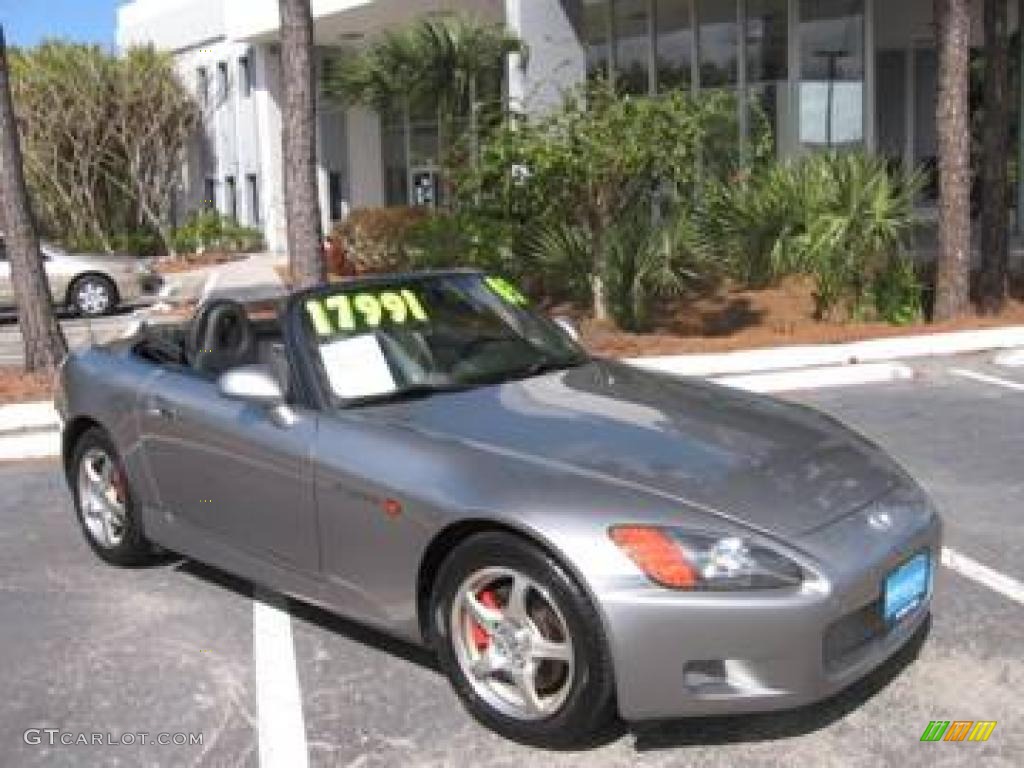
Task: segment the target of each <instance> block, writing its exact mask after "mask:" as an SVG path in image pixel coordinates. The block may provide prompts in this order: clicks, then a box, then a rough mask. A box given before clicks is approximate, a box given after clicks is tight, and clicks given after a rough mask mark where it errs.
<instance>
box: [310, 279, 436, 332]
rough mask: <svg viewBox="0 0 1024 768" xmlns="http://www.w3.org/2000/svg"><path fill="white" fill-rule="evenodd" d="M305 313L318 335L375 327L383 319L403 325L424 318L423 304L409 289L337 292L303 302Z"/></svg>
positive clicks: (425, 318)
mask: <svg viewBox="0 0 1024 768" xmlns="http://www.w3.org/2000/svg"><path fill="white" fill-rule="evenodd" d="M306 312H307V313H308V314H309V319H310V320H312V321H313V328H314V329H315V330H316V332H317V335H318V336H331V335H333V334H335V333H338V332H342V331H354V330H357V329H358V328H378V327H380V326H381V325H382V324H384V323H385V322H387V323H388V324H389V325H404V324H406V323H413V322H421V323H422V322H426V320H427V313H426V311H425V310H424V309H423V305H422V304H421V303H420V300H419V299H418V298H417V297H416V294H414V293H413V292H412V291H410V290H409V289H403V290H400V291H381V292H380V293H370V292H360V293H355V294H352V295H351V296H349V295H348V294H346V293H339V294H335V295H334V296H328V297H326V298H323V299H310V300H309V301H307V302H306Z"/></svg>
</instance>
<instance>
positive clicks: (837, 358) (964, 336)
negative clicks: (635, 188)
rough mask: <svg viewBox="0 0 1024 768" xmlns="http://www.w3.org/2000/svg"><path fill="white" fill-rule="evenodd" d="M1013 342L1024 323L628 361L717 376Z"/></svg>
mask: <svg viewBox="0 0 1024 768" xmlns="http://www.w3.org/2000/svg"><path fill="white" fill-rule="evenodd" d="M1014 347H1024V326H1011V327H1008V328H991V329H983V330H979V331H953V332H951V333H933V334H924V335H920V336H902V337H897V338H892V339H869V340H867V341H855V342H851V343H849V344H819V345H814V346H793V347H772V348H770V349H751V350H741V351H738V352H724V353H720V354H699V355H669V356H664V357H634V358H630V359H628V360H626V362H628V363H631V364H633V365H637V366H639V367H641V368H648V369H650V370H655V371H661V372H663V373H672V374H676V375H678V376H716V375H727V374H746V373H761V372H766V371H782V370H787V369H793V368H809V367H811V366H830V365H849V364H851V363H867V362H885V361H890V360H899V359H903V358H913V357H935V356H939V355H960V354H964V353H965V352H983V351H987V350H993V349H1012V348H1014Z"/></svg>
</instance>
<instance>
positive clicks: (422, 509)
mask: <svg viewBox="0 0 1024 768" xmlns="http://www.w3.org/2000/svg"><path fill="white" fill-rule="evenodd" d="M58 408H59V410H60V412H61V414H62V416H63V419H64V431H63V452H64V462H65V467H66V472H67V478H68V482H69V484H70V487H71V491H72V493H73V496H74V501H75V507H76V509H77V514H78V520H79V522H80V525H81V528H82V531H83V533H84V536H85V538H86V540H87V541H88V542H89V544H90V545H91V546H92V548H93V549H94V551H95V552H96V553H97V554H98V555H99V556H100V557H101V558H103V559H104V560H106V561H108V562H110V563H114V564H119V565H128V564H136V563H139V562H143V561H145V560H146V559H147V558H148V557H149V556H150V554H151V552H152V551H153V549H152V548H153V547H154V546H159V547H161V548H163V549H166V550H170V551H173V552H178V553H181V554H183V555H186V556H188V557H192V558H195V559H197V560H201V561H204V562H207V563H211V564H213V565H215V566H217V567H219V568H222V569H225V570H227V571H231V572H234V573H237V574H239V575H241V576H243V577H245V578H247V579H251V580H253V581H256V582H259V583H262V584H265V585H268V586H270V587H271V588H273V589H276V590H278V591H280V592H283V593H285V594H288V595H292V596H295V597H298V598H300V599H303V600H307V601H310V602H313V603H316V604H318V605H320V606H323V607H325V608H327V609H329V610H332V611H335V612H337V613H339V614H343V615H345V616H348V617H351V618H354V619H356V620H359V621H361V622H365V623H366V624H369V625H372V626H374V627H377V628H378V629H380V630H382V631H384V632H387V633H391V634H393V635H396V636H398V637H400V638H403V639H405V640H406V641H409V642H412V643H419V644H423V645H425V646H427V647H429V648H430V649H432V650H433V651H434V652H435V653H436V654H437V658H438V660H439V662H440V667H441V668H442V669H443V670H444V671H445V673H446V674H447V675H448V676H449V678H450V679H451V682H452V684H453V686H454V688H455V690H456V692H457V693H458V695H459V696H460V697H461V698H462V700H463V702H464V703H465V705H466V707H467V708H468V709H469V711H470V712H471V713H472V714H473V715H474V716H476V717H477V718H478V719H479V720H481V721H482V722H483V723H485V724H487V725H488V726H490V727H491V728H493V729H495V730H496V731H498V732H500V733H502V734H505V735H506V736H509V737H511V738H514V739H517V740H521V741H524V742H529V743H534V744H541V745H547V746H559V747H563V746H568V745H573V744H579V743H581V742H586V741H587V740H588V739H589V738H591V737H592V735H593V734H594V733H597V732H600V731H601V730H602V728H603V727H604V725H605V724H606V723H607V722H608V720H609V719H610V718H613V717H615V716H616V715H619V716H621V717H622V718H625V719H627V720H646V719H660V718H668V717H678V716H692V715H706V714H715V713H742V712H753V711H759V710H770V709H778V708H785V707H793V706H797V705H800V704H805V703H808V702H813V701H817V700H819V699H822V698H824V697H827V696H829V695H831V694H833V693H835V692H837V691H839V690H841V689H843V688H844V687H846V686H848V685H850V684H851V683H852V682H853V681H855V680H857V679H858V678H861V677H863V676H864V675H865V674H867V673H868V672H869V671H871V670H872V669H874V668H875V667H877V666H878V665H879V664H881V663H882V662H883V661H884V660H885V659H887V658H889V657H890V656H892V655H893V654H894V653H895V652H896V651H897V649H899V648H900V647H901V646H903V645H904V644H905V643H906V642H907V641H908V640H909V639H910V638H911V637H912V636H913V635H914V634H915V633H916V632H917V631H918V629H919V628H921V627H922V625H923V624H924V622H925V621H926V619H927V616H928V612H929V607H930V603H931V596H932V573H933V571H934V568H935V564H936V561H937V558H938V555H939V545H940V528H941V525H940V521H939V518H938V516H937V515H936V513H935V511H934V508H933V506H932V503H931V502H930V501H929V499H928V498H927V497H926V495H925V494H924V492H923V491H922V490H921V488H920V487H919V486H918V485H917V484H916V483H915V482H914V480H913V479H912V478H911V477H910V476H909V475H908V474H907V473H906V472H905V471H904V470H903V469H901V468H900V467H899V466H898V465H897V464H896V463H895V462H894V461H893V460H892V459H891V458H889V457H888V456H887V455H886V454H885V453H884V452H882V451H881V450H880V449H879V448H878V447H876V446H875V445H873V444H872V443H870V442H868V441H867V440H866V439H864V438H863V437H861V436H860V435H858V434H856V433H854V432H851V431H850V430H848V429H847V428H845V427H843V426H841V425H840V424H838V423H837V422H835V421H833V420H832V419H830V418H828V417H826V416H824V415H822V414H820V413H818V412H816V411H813V410H810V409H808V408H804V407H799V406H796V405H792V404H788V403H784V402H780V401H777V400H773V399H770V398H767V397H763V396H757V395H752V394H745V393H741V392H738V391H735V390H732V389H727V388H724V387H721V386H717V385H715V384H713V383H709V382H706V381H699V380H689V379H680V378H674V377H670V376H666V375H659V374H655V373H651V372H646V371H643V370H640V369H637V368H633V367H630V366H628V365H624V364H622V363H618V362H614V361H610V360H601V359H595V358H592V357H590V356H589V355H587V354H586V353H585V352H584V351H583V350H582V349H581V348H580V347H579V346H578V345H577V344H576V343H575V341H574V340H573V338H572V336H571V334H570V333H568V332H567V331H566V330H565V329H563V328H562V327H561V326H560V325H559V324H557V323H555V322H552V321H551V320H549V319H547V318H546V317H544V316H542V315H540V314H538V313H536V312H534V311H533V310H532V309H530V307H529V304H528V302H527V300H526V299H525V298H524V296H523V294H522V293H521V292H520V291H519V290H517V289H516V288H515V287H514V286H512V285H510V284H509V283H508V282H506V281H504V280H502V279H498V278H493V277H486V276H484V275H482V274H480V273H477V272H470V271H453V272H439V273H438V272H435V273H421V274H415V275H405V276H384V277H377V278H356V279H353V280H350V281H347V282H343V283H338V284H334V285H330V286H324V287H321V288H317V289H313V290H310V291H304V292H300V293H297V294H295V295H293V296H291V297H290V298H289V299H288V300H286V301H285V302H283V304H282V307H281V310H280V313H279V315H278V316H277V317H276V318H273V319H262V320H253V319H252V318H250V317H249V316H248V314H247V312H246V310H245V308H243V307H242V306H241V305H239V304H237V303H235V302H230V301H224V300H219V301H215V302H213V303H210V304H207V305H205V306H204V307H202V308H201V309H200V310H199V311H198V313H197V315H196V316H195V318H194V319H193V320H192V321H191V322H190V323H187V324H184V325H182V326H180V327H170V328H168V327H162V328H160V329H145V328H144V329H143V330H142V331H140V333H139V334H138V335H137V336H135V337H132V338H128V339H122V340H119V341H117V342H113V343H111V344H108V345H106V346H103V347H98V348H93V349H91V350H88V351H84V352H80V353H75V354H73V355H72V356H71V357H70V358H69V359H68V361H67V362H66V364H65V365H64V366H63V368H62V375H61V390H60V394H59V395H58ZM124 577H125V578H126V579H130V578H131V571H127V572H126V573H125V575H124Z"/></svg>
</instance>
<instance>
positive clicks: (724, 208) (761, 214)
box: [699, 154, 920, 318]
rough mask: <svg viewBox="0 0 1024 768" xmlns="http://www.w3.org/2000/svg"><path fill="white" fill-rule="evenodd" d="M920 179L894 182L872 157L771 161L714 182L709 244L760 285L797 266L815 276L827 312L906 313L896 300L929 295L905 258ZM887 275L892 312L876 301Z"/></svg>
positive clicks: (706, 208)
mask: <svg viewBox="0 0 1024 768" xmlns="http://www.w3.org/2000/svg"><path fill="white" fill-rule="evenodd" d="M919 185H920V181H919V180H918V178H917V177H915V178H914V179H912V180H911V181H910V183H903V182H902V181H897V180H895V179H894V178H893V177H892V176H891V175H890V173H889V170H888V168H887V167H886V165H885V161H884V160H881V159H877V158H871V157H868V156H866V155H863V154H817V155H811V156H809V157H806V158H804V159H802V160H800V161H797V162H795V163H780V164H776V165H774V166H768V167H766V168H762V169H760V170H759V171H757V172H755V173H754V174H753V175H752V176H750V177H749V178H746V179H742V180H740V181H739V183H734V184H723V183H712V184H710V185H709V186H708V188H707V189H706V191H705V194H704V199H703V202H702V215H701V219H700V220H701V225H700V229H701V232H700V237H699V240H700V244H701V248H702V249H703V250H705V251H706V252H708V253H713V254H716V255H717V256H718V257H719V258H720V259H721V260H722V261H723V262H724V263H726V264H728V265H729V267H730V268H731V270H732V271H733V273H734V274H735V275H736V276H737V277H739V278H740V279H742V280H744V281H746V282H748V283H751V284H754V285H757V284H764V283H766V282H769V281H771V280H773V279H775V278H778V277H781V276H783V275H786V274H791V273H802V274H809V275H811V276H813V277H814V280H815V287H816V288H815V303H816V314H817V316H818V317H819V318H821V317H828V316H833V315H835V314H836V313H837V312H839V311H841V310H842V311H844V312H845V313H846V315H847V316H848V317H851V318H852V317H861V316H863V315H864V314H865V312H867V311H869V310H871V309H875V310H876V311H877V312H878V314H879V315H880V316H885V317H887V318H895V317H897V316H902V314H905V313H902V312H899V311H895V310H893V304H892V302H893V301H894V300H895V298H894V297H895V296H896V295H899V296H901V297H902V298H900V299H899V300H898V301H897V303H899V304H902V305H903V306H905V307H911V306H912V305H914V301H913V298H912V296H911V294H913V293H914V292H915V290H916V292H917V294H918V296H919V294H920V288H919V286H918V287H917V288H915V285H916V283H911V282H910V281H909V280H907V279H906V278H907V273H906V268H905V267H904V266H903V265H902V260H903V259H904V256H903V254H904V252H905V248H906V241H907V238H908V236H909V234H910V230H911V227H912V225H913V215H912V201H913V197H914V194H915V193H916V190H917V189H918V187H919ZM883 274H886V275H887V277H886V278H885V280H886V281H887V282H886V285H887V286H888V287H885V288H883V289H882V293H881V295H882V296H884V299H882V301H883V304H884V307H885V309H884V311H883V309H882V308H881V307H879V306H873V305H877V301H874V302H873V301H872V299H873V298H875V299H878V296H879V294H878V293H877V292H875V291H874V286H875V285H876V283H877V281H879V280H880V279H881V277H880V276H881V275H883ZM919 303H920V302H919V299H918V301H917V304H916V306H918V308H919ZM907 311H908V312H909V311H912V310H910V309H908V310H907Z"/></svg>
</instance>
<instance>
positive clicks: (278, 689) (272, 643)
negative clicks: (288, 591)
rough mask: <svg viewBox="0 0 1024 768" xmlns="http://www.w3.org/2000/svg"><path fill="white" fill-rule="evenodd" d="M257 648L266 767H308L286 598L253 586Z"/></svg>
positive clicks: (262, 763) (262, 753)
mask: <svg viewBox="0 0 1024 768" xmlns="http://www.w3.org/2000/svg"><path fill="white" fill-rule="evenodd" d="M252 651H253V669H254V673H255V677H256V699H257V703H258V707H259V739H260V767H261V768H308V766H309V751H308V748H307V746H306V724H305V721H304V718H303V715H302V694H301V692H300V690H299V675H298V671H297V669H296V666H295V643H294V642H293V640H292V620H291V616H290V615H289V613H288V607H287V601H286V599H285V598H283V597H281V596H279V595H276V594H274V593H271V592H265V591H263V590H260V589H258V588H254V590H253V603H252Z"/></svg>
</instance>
